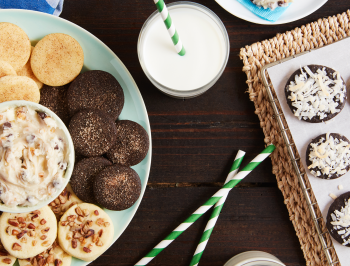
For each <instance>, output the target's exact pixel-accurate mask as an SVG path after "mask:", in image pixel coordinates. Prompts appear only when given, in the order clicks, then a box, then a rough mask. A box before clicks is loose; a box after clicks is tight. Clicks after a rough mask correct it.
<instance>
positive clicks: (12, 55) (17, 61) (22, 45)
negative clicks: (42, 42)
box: [0, 22, 31, 71]
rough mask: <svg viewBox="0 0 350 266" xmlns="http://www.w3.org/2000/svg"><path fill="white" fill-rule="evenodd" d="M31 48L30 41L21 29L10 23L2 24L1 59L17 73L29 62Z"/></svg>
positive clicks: (0, 27)
mask: <svg viewBox="0 0 350 266" xmlns="http://www.w3.org/2000/svg"><path fill="white" fill-rule="evenodd" d="M30 47H31V45H30V40H29V38H28V36H27V34H26V33H25V32H24V31H23V30H22V29H21V28H20V27H18V26H17V25H15V24H12V23H8V22H1V23H0V58H1V60H3V61H6V62H7V63H9V64H10V65H11V66H12V67H13V68H14V69H15V71H18V70H20V69H21V68H22V67H23V66H24V65H25V64H26V63H27V62H28V59H29V56H30Z"/></svg>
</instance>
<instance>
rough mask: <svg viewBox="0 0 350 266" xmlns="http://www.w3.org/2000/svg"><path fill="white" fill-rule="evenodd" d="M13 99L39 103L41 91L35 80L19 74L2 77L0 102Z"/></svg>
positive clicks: (0, 81) (0, 79)
mask: <svg viewBox="0 0 350 266" xmlns="http://www.w3.org/2000/svg"><path fill="white" fill-rule="evenodd" d="M13 100H26V101H31V102H35V103H39V101H40V91H39V88H38V86H37V85H36V83H35V82H34V80H32V79H30V78H28V77H19V76H5V77H2V78H0V102H6V101H13Z"/></svg>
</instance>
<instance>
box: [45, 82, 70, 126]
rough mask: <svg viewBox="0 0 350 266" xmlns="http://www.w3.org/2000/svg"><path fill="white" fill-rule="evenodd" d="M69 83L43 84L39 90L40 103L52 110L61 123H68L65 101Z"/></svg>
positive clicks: (68, 116)
mask: <svg viewBox="0 0 350 266" xmlns="http://www.w3.org/2000/svg"><path fill="white" fill-rule="evenodd" d="M68 87H69V84H67V85H64V86H56V87H51V86H48V85H44V86H43V88H42V89H41V90H40V102H39V103H40V104H41V105H43V106H45V107H47V108H49V109H50V110H51V111H52V112H54V113H55V114H56V115H57V116H58V117H59V118H61V120H62V121H63V123H65V124H66V125H68V123H69V118H70V115H69V112H68V103H67V90H68Z"/></svg>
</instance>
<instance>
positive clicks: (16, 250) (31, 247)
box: [0, 206, 57, 259]
mask: <svg viewBox="0 0 350 266" xmlns="http://www.w3.org/2000/svg"><path fill="white" fill-rule="evenodd" d="M56 235H57V220H56V217H55V215H54V213H53V212H52V210H51V209H50V208H49V207H48V206H45V207H43V208H41V209H39V210H36V211H33V212H30V213H3V214H2V215H1V217H0V238H1V240H2V241H3V246H4V248H5V249H6V250H7V252H8V253H10V255H12V256H14V257H16V258H19V259H26V258H30V257H34V256H36V255H38V254H39V253H41V252H43V251H45V250H46V249H47V248H48V247H50V246H51V245H52V243H53V242H54V241H55V239H56Z"/></svg>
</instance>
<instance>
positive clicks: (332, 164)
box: [306, 133, 350, 179]
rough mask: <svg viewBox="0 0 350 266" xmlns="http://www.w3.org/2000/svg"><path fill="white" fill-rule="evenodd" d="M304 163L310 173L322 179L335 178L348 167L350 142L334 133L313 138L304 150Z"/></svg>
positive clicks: (349, 165) (342, 173) (349, 162)
mask: <svg viewBox="0 0 350 266" xmlns="http://www.w3.org/2000/svg"><path fill="white" fill-rule="evenodd" d="M306 164H307V167H308V169H309V170H310V172H311V174H313V175H314V176H316V177H319V178H322V179H335V178H338V177H340V176H342V175H344V174H345V173H346V172H347V171H349V169H350V142H349V140H348V139H347V138H346V137H344V136H342V135H339V134H336V133H327V134H322V135H320V136H318V137H317V138H315V139H313V140H312V141H311V142H310V144H309V145H308V147H307V150H306Z"/></svg>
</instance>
